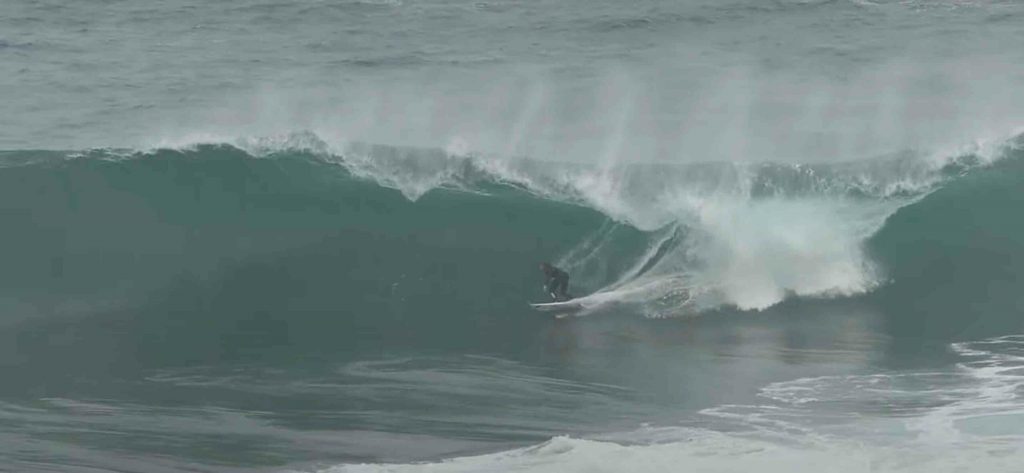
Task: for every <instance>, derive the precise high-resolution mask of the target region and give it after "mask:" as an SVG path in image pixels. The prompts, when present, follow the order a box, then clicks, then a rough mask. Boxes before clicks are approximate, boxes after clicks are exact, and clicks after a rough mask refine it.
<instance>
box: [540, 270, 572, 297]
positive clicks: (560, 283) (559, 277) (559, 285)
mask: <svg viewBox="0 0 1024 473" xmlns="http://www.w3.org/2000/svg"><path fill="white" fill-rule="evenodd" d="M544 274H545V275H546V276H547V281H545V282H544V288H545V289H546V290H547V291H548V293H549V294H551V296H552V297H554V298H555V300H561V301H564V300H568V299H572V296H570V295H569V273H567V272H565V271H562V270H561V269H558V268H556V267H554V266H552V267H550V268H549V269H546V270H544Z"/></svg>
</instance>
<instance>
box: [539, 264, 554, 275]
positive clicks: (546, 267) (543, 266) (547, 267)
mask: <svg viewBox="0 0 1024 473" xmlns="http://www.w3.org/2000/svg"><path fill="white" fill-rule="evenodd" d="M552 269H554V266H551V263H548V262H546V261H545V262H543V263H541V264H540V270H541V271H544V272H545V273H550V272H551V270H552Z"/></svg>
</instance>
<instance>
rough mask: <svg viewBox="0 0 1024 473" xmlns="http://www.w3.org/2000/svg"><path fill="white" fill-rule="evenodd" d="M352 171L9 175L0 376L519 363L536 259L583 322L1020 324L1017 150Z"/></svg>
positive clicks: (360, 166)
mask: <svg viewBox="0 0 1024 473" xmlns="http://www.w3.org/2000/svg"><path fill="white" fill-rule="evenodd" d="M362 151H363V152H365V153H369V154H373V153H377V155H378V156H383V157H380V158H379V159H378V160H377V161H372V160H371V161H363V162H356V163H353V161H352V160H351V159H348V160H338V159H325V157H324V156H322V155H321V154H318V153H313V152H300V151H287V152H276V153H271V154H270V155H262V156H260V157H256V156H253V155H251V154H249V153H246V152H245V151H242V150H240V149H238V148H234V147H230V146H203V147H199V148H196V149H192V150H188V151H172V150H162V151H156V152H152V153H148V154H134V155H133V154H129V155H118V154H115V153H113V152H108V151H94V152H89V153H86V154H84V155H78V156H76V157H74V158H72V159H68V158H67V157H66V156H65V154H62V153H49V152H34V153H30V152H7V153H5V154H4V156H2V159H3V162H4V163H5V166H4V167H2V168H0V227H2V228H4V229H5V231H4V232H2V233H0V259H2V261H4V262H5V263H4V264H3V265H2V266H0V307H2V309H3V314H4V315H3V318H2V319H0V338H2V339H3V340H0V341H2V343H0V346H4V347H8V348H7V350H8V351H9V352H10V353H8V354H7V356H5V357H0V359H3V360H7V362H8V363H9V364H11V366H23V365H22V363H24V362H26V361H27V360H31V366H38V365H39V364H40V363H43V364H51V363H52V364H55V365H56V364H59V365H61V366H63V371H65V372H66V370H67V369H73V368H74V367H76V366H78V367H82V368H84V367H96V366H104V367H105V368H104V369H110V370H117V369H133V368H135V367H137V366H138V365H140V364H141V365H147V366H148V365H161V366H162V365H178V364H188V363H194V362H216V361H223V360H245V359H291V358H294V357H307V356H327V355H326V354H329V353H347V352H368V351H369V352H389V351H402V350H423V349H426V350H431V349H436V350H453V349H454V350H461V349H470V348H486V349H488V350H505V349H507V350H520V349H524V347H528V346H529V345H530V344H531V343H532V337H533V335H532V333H533V332H532V330H533V328H534V327H535V326H536V324H539V323H543V320H542V319H541V318H540V317H539V316H537V315H536V314H534V313H533V312H532V311H530V310H529V308H528V306H527V303H528V302H533V301H543V300H544V298H545V294H544V293H543V291H542V289H541V283H542V278H541V275H540V273H539V271H538V269H537V264H538V263H539V262H541V261H553V262H555V263H556V264H558V265H560V266H562V267H564V268H566V269H568V270H569V271H570V272H571V273H572V288H571V290H572V291H573V292H576V293H577V294H593V295H592V296H589V297H591V298H592V299H593V301H594V302H595V305H596V306H597V307H598V310H597V311H598V312H600V311H604V312H612V313H617V314H626V315H628V316H648V317H649V316H659V317H673V316H692V315H698V314H707V313H714V312H721V311H733V310H766V309H769V308H772V307H777V304H778V303H779V302H781V301H784V300H792V301H796V302H798V301H799V300H800V299H805V298H812V299H821V298H844V299H847V300H850V299H849V298H851V297H852V298H854V299H855V300H860V301H863V302H865V303H871V304H875V305H878V306H879V307H880V308H881V309H880V310H881V311H882V312H883V313H886V314H889V315H890V316H891V317H890V320H891V324H892V327H893V330H894V331H896V332H897V333H911V332H913V333H918V332H914V330H912V329H911V328H909V327H918V328H920V326H921V324H922V321H926V322H927V325H926V326H927V327H929V328H928V329H927V330H925V331H924V332H922V333H926V334H927V333H930V332H934V333H941V334H943V335H944V336H945V335H948V334H949V333H960V332H962V331H964V330H970V329H977V330H978V331H982V332H984V331H985V328H986V327H985V324H989V325H993V327H992V328H993V329H995V327H994V326H995V325H999V326H1000V328H1006V326H1007V325H1014V324H1016V326H1018V327H1019V326H1020V322H1019V321H1018V318H1014V317H1013V316H1011V314H1017V313H1018V312H1019V307H1021V305H1020V302H1021V298H1020V296H1019V292H1020V291H1018V290H1017V288H1016V281H1015V280H1014V278H1015V275H1016V274H1020V270H1021V269H1024V268H1022V265H1024V263H1022V261H1024V224H1022V223H1021V221H1020V219H1019V217H1018V214H1019V208H1020V204H1021V203H1022V202H1021V195H1020V192H1019V189H1021V188H1022V187H1021V184H1022V180H1024V164H1022V163H1024V161H1022V160H1021V159H1020V157H1019V156H1017V155H1015V154H1014V153H1017V154H1019V152H1017V151H1008V156H1007V157H1006V159H1003V160H1001V161H999V162H997V163H995V164H993V165H991V166H983V167H979V166H975V165H974V161H972V159H967V158H965V159H958V160H952V161H950V162H949V163H947V164H945V165H944V166H938V167H932V168H923V167H921V166H919V165H916V164H914V162H913V161H907V160H899V159H895V160H891V161H879V162H875V163H868V164H862V165H857V166H852V165H833V166H818V167H809V166H783V165H759V166H751V167H748V168H737V167H735V166H714V165H697V166H690V167H685V168H679V169H675V168H669V167H656V166H648V167H644V166H636V167H632V168H621V169H612V170H609V169H604V170H596V171H595V170H587V169H580V168H574V167H572V166H559V165H553V164H544V163H536V162H533V163H531V162H523V163H518V164H517V165H516V166H517V167H515V169H512V168H511V167H506V168H502V169H500V170H496V168H494V167H493V166H490V167H489V166H487V165H485V164H481V163H480V162H475V161H473V160H452V159H451V158H449V157H445V156H439V157H438V156H434V157H430V156H427V157H423V156H419V157H414V158H415V159H420V161H415V162H414V164H408V163H409V162H410V161H409V159H410V157H409V156H405V155H404V154H403V152H399V151H395V150H394V149H390V150H389V149H384V148H377V149H373V148H367V149H363V150H362ZM369 164H372V166H369ZM403 166H413V168H411V169H412V172H411V173H408V174H407V175H405V176H400V175H397V174H395V172H394V171H395V170H396V169H403ZM389 173H390V174H389ZM396 176H397V177H396ZM882 177H885V178H887V179H888V180H885V179H883V178H882ZM602 178H603V179H605V180H604V181H602V180H601V179H602ZM424 180H426V181H428V184H426V185H424V186H423V188H429V189H430V190H427V191H423V188H421V189H420V190H419V191H416V192H413V191H410V190H409V189H410V187H409V186H407V185H405V184H407V183H409V182H420V183H422V182H423V181H424ZM911 181H913V183H916V184H913V185H910V184H908V182H911ZM609 183H610V184H611V185H609ZM410 196H412V197H414V199H410ZM796 302H795V303H796ZM981 313H985V314H989V315H986V317H988V318H987V319H983V318H981V316H980V315H978V314H981ZM972 314H973V315H972ZM118 353H133V354H134V355H135V356H133V357H124V356H117V354H118ZM24 366H28V365H24ZM42 371H43V370H40V372H42Z"/></svg>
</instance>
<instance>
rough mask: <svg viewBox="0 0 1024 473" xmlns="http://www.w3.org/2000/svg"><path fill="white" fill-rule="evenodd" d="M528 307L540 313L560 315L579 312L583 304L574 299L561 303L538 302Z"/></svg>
mask: <svg viewBox="0 0 1024 473" xmlns="http://www.w3.org/2000/svg"><path fill="white" fill-rule="evenodd" d="M530 307H533V308H534V309H536V310H538V311H541V312H559V313H562V314H570V313H573V312H579V311H581V310H583V309H584V307H583V304H582V303H580V302H579V301H578V300H576V299H570V300H567V301H561V302H538V303H533V304H530Z"/></svg>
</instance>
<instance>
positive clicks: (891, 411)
mask: <svg viewBox="0 0 1024 473" xmlns="http://www.w3.org/2000/svg"><path fill="white" fill-rule="evenodd" d="M952 348H953V350H954V351H955V352H957V353H959V354H960V355H962V356H963V357H964V358H965V361H964V363H962V364H960V365H958V366H957V367H956V368H955V369H954V370H951V371H929V372H895V373H876V374H871V375H848V376H826V377H819V378H806V379H798V380H794V381H788V382H781V383H775V384H771V385H769V386H766V387H765V388H763V389H762V391H761V396H762V398H764V400H765V404H763V405H746V406H735V405H725V406H719V407H716V408H713V409H707V410H704V411H702V412H701V416H702V417H704V418H706V419H710V424H711V425H712V426H711V427H705V426H706V425H708V424H709V422H708V421H707V420H705V421H703V422H701V424H702V426H700V427H696V426H685V425H684V426H676V427H661V428H652V427H645V428H641V429H638V430H636V431H632V432H623V433H619V434H610V435H604V436H600V437H594V438H589V439H581V438H571V437H555V438H553V439H551V440H549V441H547V442H544V443H542V444H539V445H535V446H531V447H526V448H520V449H515V450H509V451H505V452H498V453H492V454H485V455H479V456H469V457H459V458H451V459H447V460H442V461H438V462H426V463H416V464H353V465H339V466H335V467H331V468H327V469H323V470H319V471H320V473H371V472H391V473H406V472H409V473H413V472H421V471H429V472H508V471H519V472H538V473H541V472H622V471H630V472H638V473H643V472H666V471H697V472H735V471H761V472H792V471H815V472H836V473H853V472H865V473H867V472H914V473H917V472H920V473H924V472H963V471H984V472H986V473H1004V472H1005V473H1010V472H1016V471H1020V464H1021V463H1022V462H1024V391H1022V388H1024V336H1008V337H1000V338H996V339H991V340H985V341H981V342H974V343H963V344H956V345H954V346H953V347H952Z"/></svg>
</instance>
